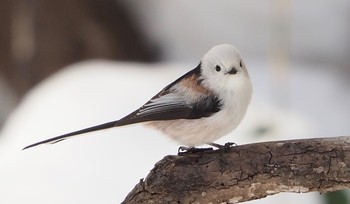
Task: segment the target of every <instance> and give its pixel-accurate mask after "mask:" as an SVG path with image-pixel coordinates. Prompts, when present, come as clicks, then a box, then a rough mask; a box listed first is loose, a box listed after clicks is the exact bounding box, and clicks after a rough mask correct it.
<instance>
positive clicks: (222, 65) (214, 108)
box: [23, 44, 252, 150]
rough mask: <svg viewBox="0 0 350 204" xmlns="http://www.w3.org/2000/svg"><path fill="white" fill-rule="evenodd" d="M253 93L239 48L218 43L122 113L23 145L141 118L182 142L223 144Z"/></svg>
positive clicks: (237, 122) (185, 143)
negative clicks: (189, 67)
mask: <svg viewBox="0 0 350 204" xmlns="http://www.w3.org/2000/svg"><path fill="white" fill-rule="evenodd" d="M251 96H252V84H251V80H250V77H249V74H248V70H247V68H246V65H245V63H244V61H243V59H242V57H241V54H240V52H239V50H238V49H237V48H236V47H235V46H233V45H231V44H220V45H216V46H214V47H212V48H211V49H210V50H209V51H208V52H207V53H205V54H204V56H203V57H202V59H201V60H200V62H199V64H198V66H196V67H195V68H194V69H192V70H190V71H188V72H187V73H185V74H184V75H183V76H181V77H180V78H178V79H176V80H175V81H173V82H172V83H170V84H169V85H167V86H166V87H165V88H163V89H162V90H161V91H160V92H159V93H157V94H156V95H155V96H153V97H152V98H151V99H150V100H149V101H148V102H146V103H145V104H144V105H143V106H141V107H140V108H139V109H137V110H135V111H133V112H131V113H130V114H128V115H126V116H125V117H123V118H121V119H119V120H115V121H112V122H107V123H103V124H100V125H96V126H93V127H88V128H85V129H81V130H78V131H74V132H70V133H66V134H63V135H59V136H56V137H53V138H50V139H47V140H43V141H40V142H37V143H34V144H31V145H28V146H26V147H24V148H23V150H24V149H28V148H32V147H35V146H38V145H42V144H54V143H57V142H60V141H62V140H65V139H68V138H71V137H74V136H77V135H81V134H84V133H88V132H93V131H98V130H103V129H108V128H113V127H120V126H126V125H131V124H136V123H141V124H143V125H145V126H148V127H151V128H154V129H156V130H158V131H160V132H162V133H163V134H165V135H167V136H169V137H170V138H172V139H174V140H175V141H177V142H178V143H180V144H181V145H186V146H187V147H188V148H194V147H196V146H199V145H205V144H208V145H211V146H214V147H222V145H219V144H216V143H214V141H215V140H217V139H219V138H221V137H223V136H225V135H227V134H228V133H230V132H232V131H233V130H234V129H236V128H237V126H238V125H239V124H240V122H241V121H242V119H243V118H244V116H245V114H246V111H247V109H248V106H249V103H250V100H251Z"/></svg>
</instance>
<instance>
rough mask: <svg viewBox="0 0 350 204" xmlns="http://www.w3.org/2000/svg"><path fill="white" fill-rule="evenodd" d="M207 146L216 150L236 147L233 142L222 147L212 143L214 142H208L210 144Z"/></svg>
mask: <svg viewBox="0 0 350 204" xmlns="http://www.w3.org/2000/svg"><path fill="white" fill-rule="evenodd" d="M208 145H210V146H213V147H216V148H218V149H226V148H229V147H232V146H237V144H236V143H234V142H226V143H225V144H224V145H221V144H217V143H214V142H210V143H208Z"/></svg>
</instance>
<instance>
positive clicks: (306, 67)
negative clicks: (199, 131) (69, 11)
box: [0, 0, 350, 204]
mask: <svg viewBox="0 0 350 204" xmlns="http://www.w3.org/2000/svg"><path fill="white" fill-rule="evenodd" d="M121 2H122V4H121V5H122V6H123V8H124V9H125V11H127V12H129V13H130V16H131V18H132V19H133V22H135V23H136V25H137V26H138V27H140V32H142V35H143V36H144V38H145V39H146V40H147V41H149V42H151V44H152V46H151V48H152V52H156V53H158V54H159V56H158V58H159V59H160V60H159V61H158V62H156V63H150V64H144V63H134V62H118V61H116V60H115V61H111V60H108V61H107V60H89V61H85V62H81V63H78V64H73V65H71V66H68V67H66V68H64V69H62V70H61V71H58V72H56V73H55V74H54V75H52V76H51V77H49V78H47V79H45V80H44V81H42V82H41V83H40V84H38V85H37V86H35V87H34V88H32V89H30V90H29V91H28V92H26V95H25V96H24V97H23V98H22V99H21V101H20V102H18V105H17V106H16V103H15V101H16V94H15V93H13V91H11V90H12V87H11V86H9V85H6V83H5V82H6V81H4V82H3V81H2V80H1V77H0V84H1V87H0V102H1V106H0V118H5V116H6V115H8V113H9V112H11V114H10V115H9V116H8V117H6V120H5V122H4V125H3V128H2V131H1V133H0V194H1V196H0V203H24V202H27V203H116V202H117V203H118V202H119V203H120V202H121V201H122V200H123V199H124V198H125V196H126V195H127V193H128V192H129V191H130V190H131V189H132V188H133V186H134V185H136V184H137V182H138V181H139V179H140V178H143V177H145V176H146V175H147V174H148V172H149V170H151V168H152V167H153V164H154V163H155V162H157V161H158V160H160V159H161V158H162V157H163V156H165V155H167V154H176V153H177V148H178V146H179V145H178V144H177V143H175V142H174V141H171V140H170V139H168V138H166V137H164V136H163V135H161V134H160V133H158V132H155V131H153V130H150V129H146V128H144V127H142V126H140V125H136V126H130V127H123V128H116V129H111V130H107V131H101V132H96V133H90V134H87V135H84V136H81V137H78V138H76V139H72V140H68V141H64V142H61V143H58V144H56V145H45V146H39V147H37V148H33V149H29V150H26V151H21V149H22V148H23V147H24V146H26V145H28V144H31V143H33V142H37V141H40V140H43V139H47V138H49V137H52V136H56V135H58V134H62V133H66V132H69V131H74V130H77V129H81V128H84V127H88V126H92V125H96V124H100V123H103V122H108V121H111V120H115V119H118V118H120V117H122V116H124V115H126V114H127V113H129V112H131V111H133V110H134V109H136V108H138V107H139V106H141V105H142V104H143V103H144V102H146V101H147V100H148V99H149V98H151V97H152V96H153V95H154V94H155V93H157V92H158V91H159V90H160V89H162V88H163V87H164V86H166V85H167V84H168V83H170V82H172V81H173V80H175V79H176V78H178V77H179V76H181V75H182V74H183V73H185V72H187V71H188V70H190V69H192V68H194V67H195V66H196V65H197V64H198V62H199V60H200V58H201V57H202V55H203V54H204V53H205V52H206V51H207V50H208V49H210V48H211V47H212V46H214V45H216V44H220V43H230V44H233V45H235V46H236V47H238V49H240V51H241V53H242V55H243V57H244V59H245V63H246V64H247V67H248V69H249V72H250V76H251V79H252V81H253V88H254V96H253V101H252V104H251V106H250V108H249V111H248V114H247V116H246V118H245V119H244V121H243V122H242V124H241V126H240V127H239V128H238V129H237V131H235V132H233V133H231V134H230V135H228V136H226V137H224V138H222V139H220V141H218V142H219V143H225V142H227V141H234V142H236V143H238V144H244V143H249V142H257V141H268V140H279V139H295V138H306V137H323V136H327V137H330V136H339V135H348V134H349V132H350V128H349V125H348V124H347V121H350V109H349V108H348V106H349V104H350V89H349V86H350V38H349V36H350V24H349V19H350V2H349V1H346V0H336V1H316V0H311V1H300V0H297V1H277V0H271V1H228V0H227V1H215V2H214V1H207V0H205V1H203V0H192V1H185V0H181V1H169V0H166V1H156V0H148V1H136V0H133V1H127V0H124V1H121ZM67 6H69V4H67ZM4 79H5V80H6V78H4ZM15 106H16V107H15ZM281 202H283V203H286V204H287V203H296V202H298V203H305V204H306V203H321V202H323V198H322V197H321V196H319V195H318V194H317V193H308V194H287V193H285V194H279V195H275V196H270V197H268V198H265V199H261V200H256V201H251V202H249V203H281Z"/></svg>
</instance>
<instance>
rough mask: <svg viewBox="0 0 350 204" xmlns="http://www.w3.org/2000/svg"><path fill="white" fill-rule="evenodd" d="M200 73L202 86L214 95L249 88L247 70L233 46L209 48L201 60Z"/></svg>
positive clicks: (225, 45) (224, 45)
mask: <svg viewBox="0 0 350 204" xmlns="http://www.w3.org/2000/svg"><path fill="white" fill-rule="evenodd" d="M201 73H202V78H203V85H205V86H206V87H208V88H209V89H211V90H213V91H215V92H216V93H220V92H231V91H235V90H236V89H239V88H241V87H243V88H244V87H245V86H249V87H248V88H251V84H250V79H249V74H248V71H247V68H246V66H245V64H244V62H243V59H242V57H241V55H240V53H239V51H238V49H237V48H235V47H234V46H233V45H229V44H222V45H216V46H214V47H213V48H211V49H210V50H209V51H208V52H207V53H206V54H205V55H204V57H203V58H202V60H201Z"/></svg>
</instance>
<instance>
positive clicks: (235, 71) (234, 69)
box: [227, 67, 237, 74]
mask: <svg viewBox="0 0 350 204" xmlns="http://www.w3.org/2000/svg"><path fill="white" fill-rule="evenodd" d="M236 73H237V69H236V68H234V67H232V69H231V70H230V71H229V72H227V74H236Z"/></svg>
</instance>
